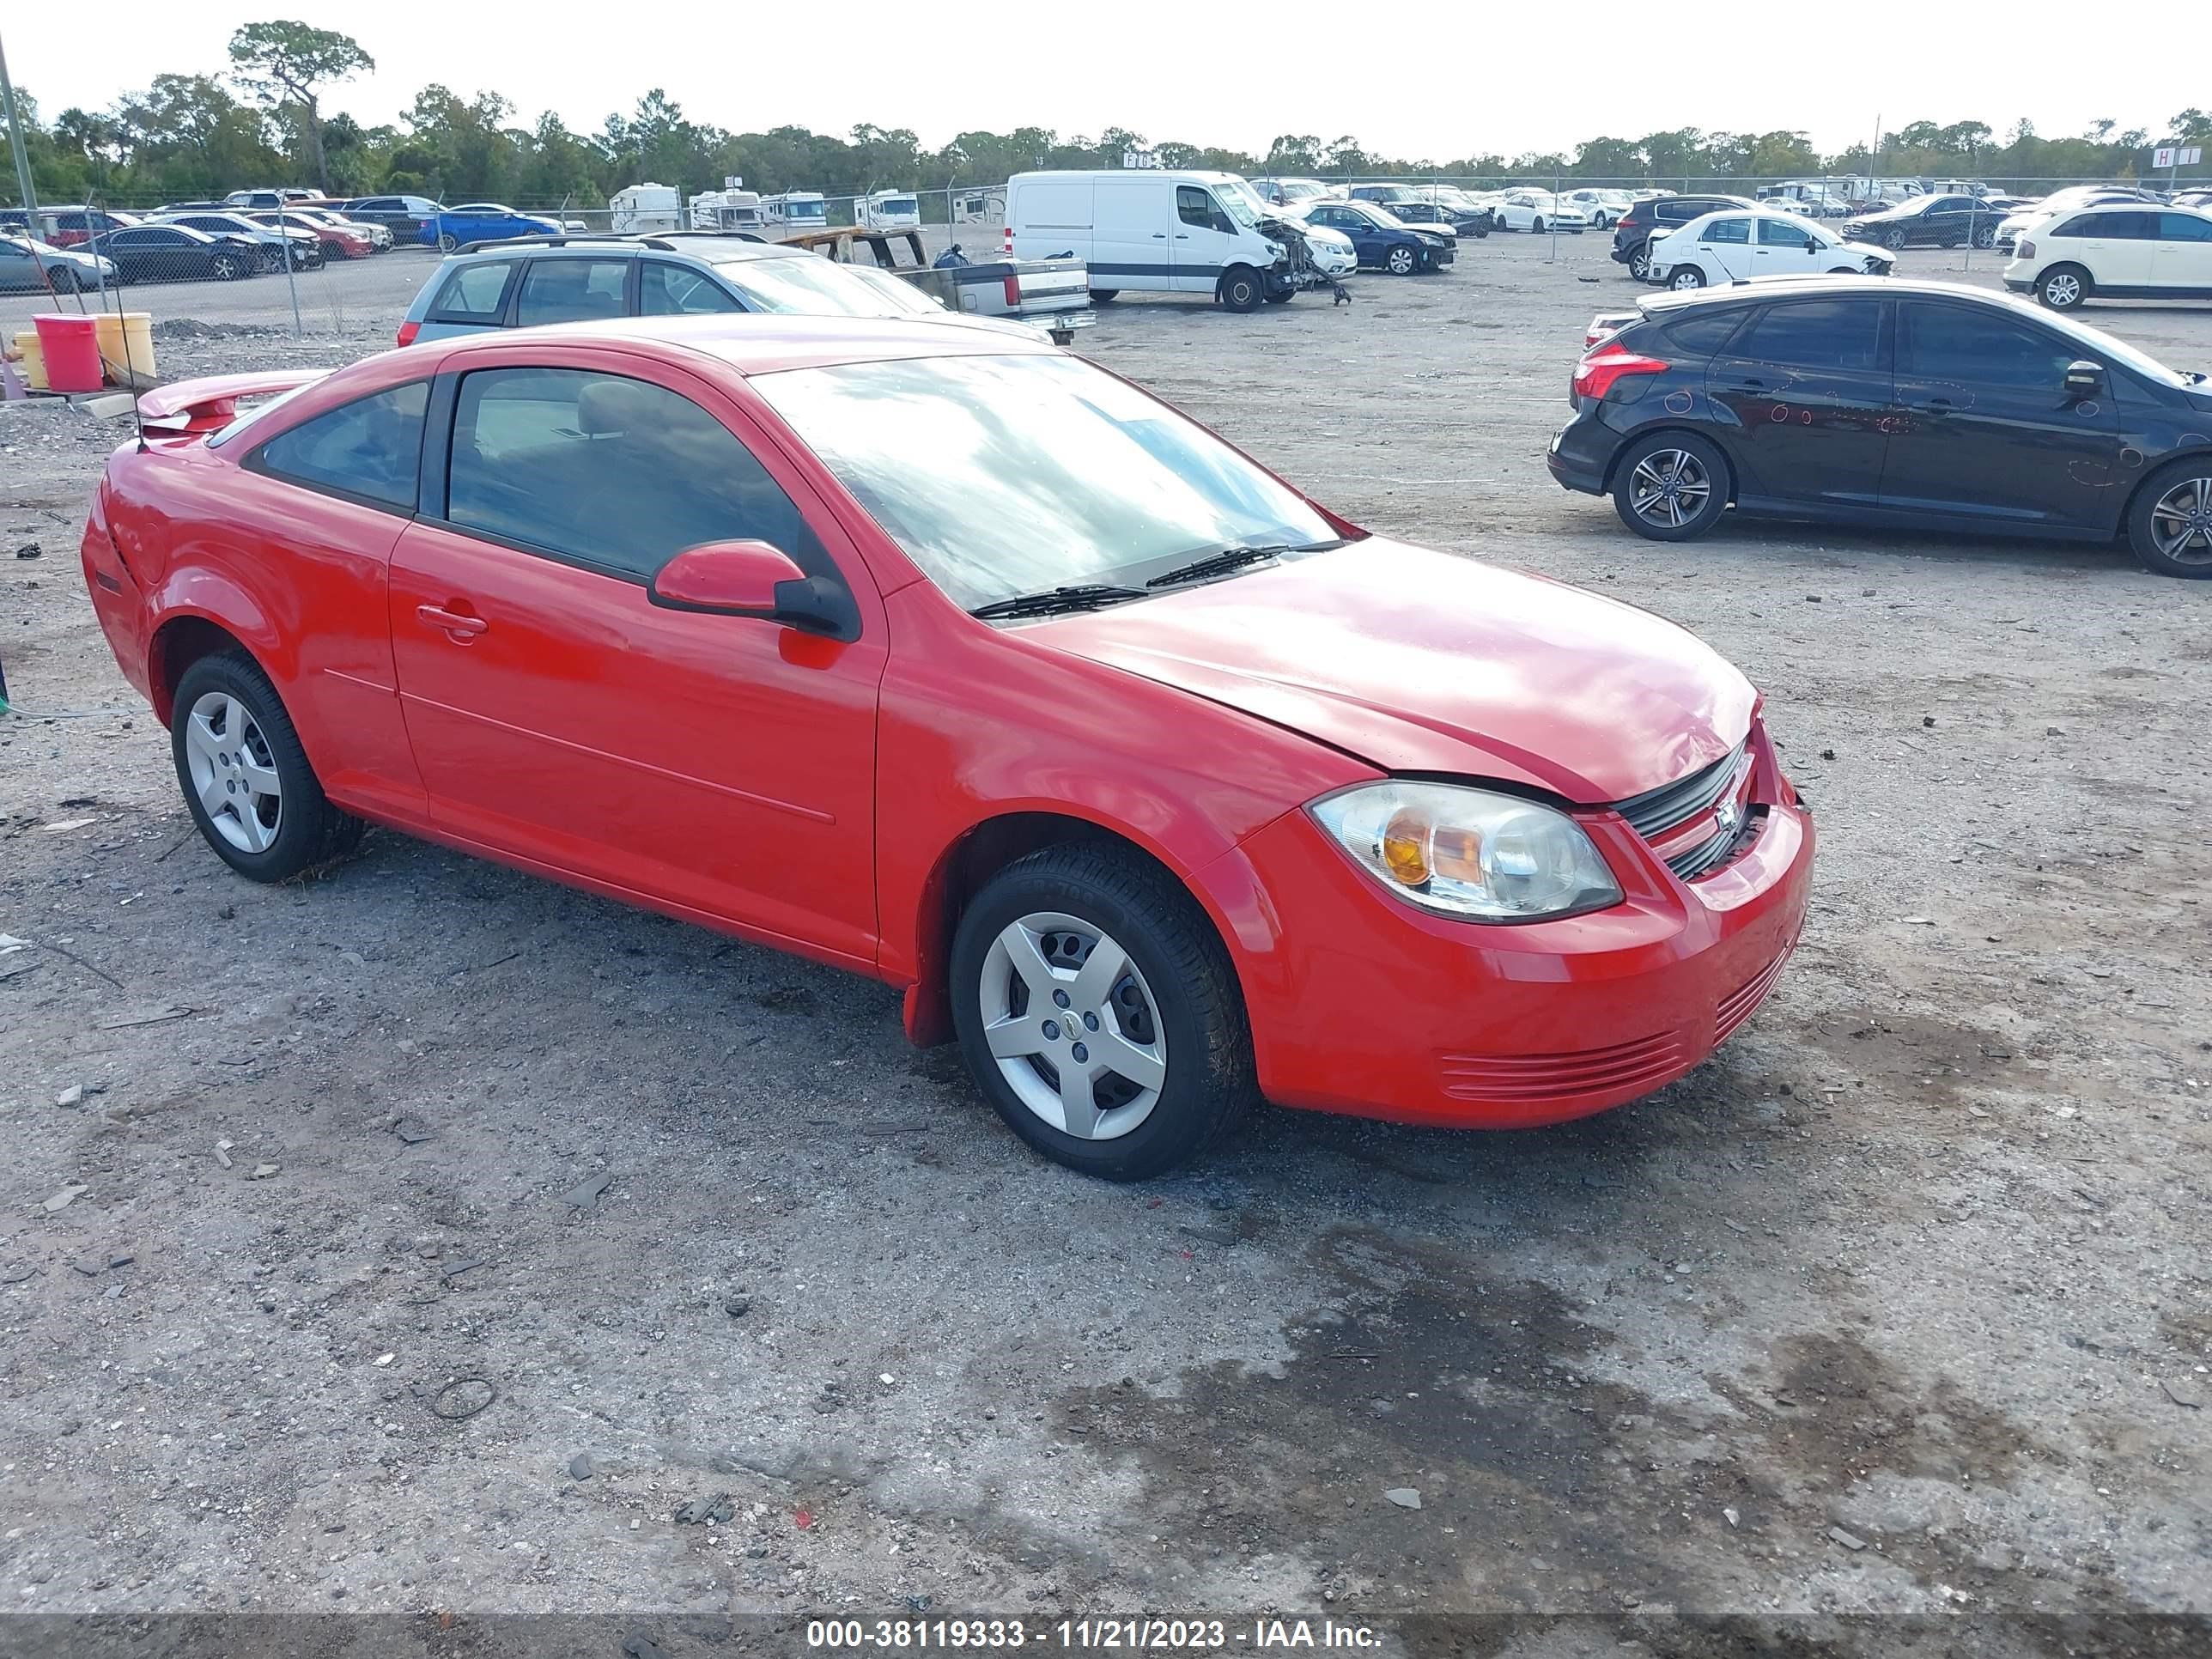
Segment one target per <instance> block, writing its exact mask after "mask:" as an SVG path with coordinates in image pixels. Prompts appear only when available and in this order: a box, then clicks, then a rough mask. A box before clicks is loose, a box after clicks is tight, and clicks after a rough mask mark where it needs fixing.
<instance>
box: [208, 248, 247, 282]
mask: <svg viewBox="0 0 2212 1659" xmlns="http://www.w3.org/2000/svg"><path fill="white" fill-rule="evenodd" d="M208 275H209V276H212V277H214V278H215V279H216V281H217V282H218V283H234V282H236V281H237V280H238V279H239V278H240V277H241V276H251V275H252V272H250V271H249V270H246V261H245V260H243V259H241V258H239V257H238V255H236V254H235V253H229V252H223V253H217V254H215V255H213V256H212V257H211V258H210V259H209V260H208Z"/></svg>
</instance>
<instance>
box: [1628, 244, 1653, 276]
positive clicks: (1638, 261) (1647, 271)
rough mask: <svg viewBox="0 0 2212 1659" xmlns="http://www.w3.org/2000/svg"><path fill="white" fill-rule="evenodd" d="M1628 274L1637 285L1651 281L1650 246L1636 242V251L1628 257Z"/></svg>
mask: <svg viewBox="0 0 2212 1659" xmlns="http://www.w3.org/2000/svg"><path fill="white" fill-rule="evenodd" d="M1628 274H1629V275H1630V276H1633V277H1634V278H1636V280H1637V281H1638V282H1639V283H1648V282H1650V280H1651V244H1650V243H1649V242H1638V244H1637V245H1636V251H1635V252H1633V253H1632V254H1630V255H1629V256H1628Z"/></svg>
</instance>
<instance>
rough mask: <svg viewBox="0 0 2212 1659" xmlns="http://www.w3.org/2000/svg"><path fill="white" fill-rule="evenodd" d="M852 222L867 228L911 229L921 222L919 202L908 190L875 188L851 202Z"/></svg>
mask: <svg viewBox="0 0 2212 1659" xmlns="http://www.w3.org/2000/svg"><path fill="white" fill-rule="evenodd" d="M853 222H854V224H856V225H860V226H864V227H866V228H867V229H869V230H913V229H915V228H918V227H919V226H920V225H921V199H920V198H919V197H916V196H915V193H914V192H913V191H910V190H877V191H869V192H868V194H866V196H861V197H855V198H854V202H853Z"/></svg>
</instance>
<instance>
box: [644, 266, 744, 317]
mask: <svg viewBox="0 0 2212 1659" xmlns="http://www.w3.org/2000/svg"><path fill="white" fill-rule="evenodd" d="M637 310H638V314H639V315H640V316H641V317H699V316H705V315H708V314H709V313H714V312H719V311H743V310H744V307H743V306H741V305H739V304H738V302H737V301H736V300H734V299H732V297H731V295H730V291H729V290H728V289H726V288H724V287H723V286H722V285H721V284H720V283H718V282H716V281H714V278H712V277H711V276H707V275H706V274H705V273H704V272H702V271H696V270H689V269H687V268H686V267H684V266H683V265H671V264H668V263H666V262H665V260H660V259H647V261H646V262H645V264H643V265H641V267H640V268H639V270H638V274H637Z"/></svg>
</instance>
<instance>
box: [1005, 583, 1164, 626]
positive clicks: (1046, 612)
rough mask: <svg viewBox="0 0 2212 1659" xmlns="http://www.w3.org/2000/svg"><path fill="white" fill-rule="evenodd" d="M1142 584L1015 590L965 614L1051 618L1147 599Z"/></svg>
mask: <svg viewBox="0 0 2212 1659" xmlns="http://www.w3.org/2000/svg"><path fill="white" fill-rule="evenodd" d="M1150 598H1152V595H1151V594H1149V593H1147V592H1146V591H1145V590H1144V589H1143V588H1141V587H1121V586H1116V585H1115V583H1112V582H1084V583H1081V584H1079V586H1073V587H1048V588H1047V589H1045V590H1044V592H1042V593H1017V594H1015V595H1014V597H1013V598H1012V599H994V600H992V601H991V603H990V604H988V605H977V606H976V607H975V609H974V610H973V611H969V613H968V614H969V616H971V617H984V618H986V619H988V618H990V617H1050V616H1054V615H1056V614H1058V613H1059V612H1060V611H1096V610H1097V609H1099V608H1100V607H1101V606H1103V605H1121V604H1122V603H1124V602H1125V601H1127V600H1129V599H1150Z"/></svg>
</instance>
